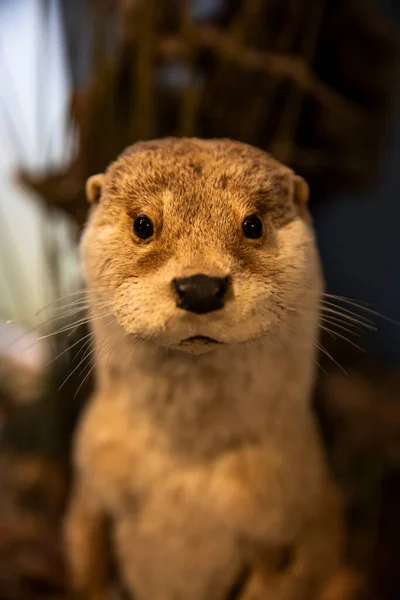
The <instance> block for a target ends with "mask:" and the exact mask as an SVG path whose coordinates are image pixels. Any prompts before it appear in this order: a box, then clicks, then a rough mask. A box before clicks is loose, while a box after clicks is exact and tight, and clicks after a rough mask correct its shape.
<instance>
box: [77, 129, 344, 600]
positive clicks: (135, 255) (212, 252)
mask: <svg viewBox="0 0 400 600" xmlns="http://www.w3.org/2000/svg"><path fill="white" fill-rule="evenodd" d="M87 194H88V198H89V200H92V201H96V206H94V207H93V210H92V213H91V215H90V218H89V221H88V224H87V226H86V230H85V233H84V236H83V239H82V244H81V249H82V258H83V266H84V274H85V278H86V282H87V288H88V298H89V301H90V304H91V313H92V316H93V318H94V320H93V323H92V326H93V333H94V339H95V344H96V366H97V387H96V391H95V394H94V396H93V398H92V399H91V402H90V403H89V406H88V409H87V411H86V414H85V415H84V417H83V419H82V422H81V425H80V429H79V431H78V434H77V439H76V453H75V467H76V482H75V489H74V492H73V495H72V501H71V506H70V511H69V515H68V518H67V524H66V525H67V526H66V532H67V548H68V555H69V559H70V565H71V574H72V577H73V581H74V584H75V585H76V587H77V589H78V590H79V591H80V592H82V594H83V597H85V598H88V599H89V600H103V599H104V600H105V599H106V598H108V589H109V583H110V582H109V573H108V564H107V554H108V548H107V542H106V539H105V535H104V524H105V521H106V520H107V521H108V522H111V524H112V527H111V531H112V545H113V547H114V548H115V552H116V558H117V562H118V565H119V570H120V572H121V576H122V579H123V580H124V582H125V584H126V586H127V588H128V590H129V591H130V592H131V593H132V596H134V598H135V599H136V600H181V599H182V600H188V599H193V600H214V599H215V600H233V599H235V598H238V599H239V598H240V599H241V600H263V599H264V598H270V599H271V600H290V599H293V600H296V599H299V600H303V599H304V600H305V599H307V600H308V599H309V600H312V599H313V598H317V596H318V594H319V592H320V591H321V589H322V587H323V585H324V583H326V582H327V580H328V578H329V577H330V576H331V575H332V574H333V573H334V571H335V570H336V568H337V567H338V564H339V560H340V552H341V525H340V507H339V502H338V499H337V497H336V492H335V490H334V489H333V486H332V483H331V481H330V477H329V474H328V473H327V470H326V466H325V462H324V457H323V452H322V448H321V445H320V440H319V435H318V432H317V426H316V423H315V421H314V417H313V414H312V411H311V407H310V396H311V390H312V385H313V379H314V370H315V351H316V338H317V334H318V319H319V316H318V315H319V301H320V294H321V290H322V279H321V274H320V266H319V260H318V255H317V251H316V248H315V242H314V236H313V231H312V227H311V225H310V220H309V218H308V214H307V209H306V201H307V197H308V189H307V186H306V184H305V182H304V181H303V180H302V179H301V178H299V177H297V176H295V175H294V173H293V172H292V171H291V170H290V169H288V168H286V167H284V166H282V165H280V164H279V163H277V162H276V161H275V160H273V159H272V158H271V157H270V156H269V155H267V154H266V153H264V152H262V151H260V150H257V149H255V148H252V147H250V146H247V145H245V144H240V143H237V142H232V141H229V140H210V141H203V140H196V139H180V140H176V139H165V140H156V141H153V142H145V143H139V144H136V145H134V146H132V147H131V148H129V149H128V150H126V151H125V153H123V154H122V155H121V156H120V157H119V158H118V159H117V161H116V162H115V163H113V164H112V165H111V166H110V167H109V169H108V170H107V173H106V174H105V175H98V176H94V177H92V178H91V179H90V180H89V181H88V185H87Z"/></svg>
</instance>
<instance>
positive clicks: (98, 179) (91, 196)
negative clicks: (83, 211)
mask: <svg viewBox="0 0 400 600" xmlns="http://www.w3.org/2000/svg"><path fill="white" fill-rule="evenodd" d="M103 184H104V175H103V173H100V174H99V175H92V177H89V179H88V180H87V182H86V198H87V199H88V200H89V202H98V201H99V200H100V196H101V191H102V189H103Z"/></svg>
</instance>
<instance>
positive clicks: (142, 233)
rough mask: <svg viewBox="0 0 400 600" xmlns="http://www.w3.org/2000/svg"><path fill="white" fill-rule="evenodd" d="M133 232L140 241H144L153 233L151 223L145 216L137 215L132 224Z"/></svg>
mask: <svg viewBox="0 0 400 600" xmlns="http://www.w3.org/2000/svg"><path fill="white" fill-rule="evenodd" d="M133 231H134V233H135V235H137V236H138V237H139V238H141V239H142V240H146V239H147V238H149V237H151V236H152V235H153V233H154V226H153V222H152V220H151V219H150V217H148V216H147V215H139V216H138V217H136V219H135V221H134V223H133Z"/></svg>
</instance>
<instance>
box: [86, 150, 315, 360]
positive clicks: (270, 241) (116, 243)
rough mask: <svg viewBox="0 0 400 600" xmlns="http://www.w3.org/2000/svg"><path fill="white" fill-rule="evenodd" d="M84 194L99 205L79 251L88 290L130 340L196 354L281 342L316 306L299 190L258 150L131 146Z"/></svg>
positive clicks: (311, 249)
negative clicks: (302, 312)
mask: <svg viewBox="0 0 400 600" xmlns="http://www.w3.org/2000/svg"><path fill="white" fill-rule="evenodd" d="M87 195H88V198H89V200H99V202H98V203H97V205H96V206H94V207H93V210H92V214H91V216H90V218H89V221H88V224H87V226H86V230H85V233H84V236H83V239H82V244H81V250H82V257H83V264H84V272H85V277H86V281H87V284H88V287H89V289H92V290H93V291H94V292H96V294H97V296H98V297H101V299H102V300H103V299H106V300H107V299H108V300H109V301H110V302H111V303H112V310H113V314H114V315H115V318H116V319H117V321H118V323H119V324H120V325H121V326H122V328H123V329H124V330H125V332H126V333H129V334H132V335H133V336H135V337H136V338H140V339H147V340H153V341H154V343H156V344H158V345H161V346H166V347H172V348H178V349H182V350H186V351H189V352H194V353H199V352H203V351H205V350H210V349H214V348H217V347H220V345H221V344H237V343H242V342H248V341H252V340H257V339H261V338H264V337H266V336H271V337H275V338H276V337H277V336H278V337H281V338H282V336H284V335H290V327H293V322H294V319H295V315H296V313H297V312H298V309H299V306H300V304H301V303H302V302H303V303H307V304H308V303H309V302H308V299H309V295H310V293H314V295H315V296H316V297H317V296H318V293H319V286H320V283H319V281H320V276H319V267H318V258H317V254H316V250H315V245H314V238H313V233H312V229H311V227H310V225H309V223H308V217H307V210H306V208H305V205H306V201H307V198H308V187H307V184H306V183H305V182H304V180H302V179H301V178H299V177H297V176H296V175H294V173H293V172H292V171H291V170H290V169H288V168H286V167H284V166H283V165H281V164H279V163H278V162H276V161H275V160H274V159H272V158H271V157H270V156H269V155H268V154H266V153H264V152H262V151H261V150H258V149H256V148H253V147H251V146H247V145H245V144H241V143H238V142H232V141H229V140H209V141H205V140H198V139H164V140H156V141H153V142H144V143H138V144H135V145H134V146H132V147H130V148H128V149H127V150H126V151H125V152H124V153H123V154H122V155H121V156H120V157H119V158H118V159H117V161H116V162H115V163H113V164H112V165H111V166H110V167H109V169H108V170H107V172H106V174H105V175H96V176H94V177H91V178H90V179H89V180H88V184H87ZM289 325H290V326H289Z"/></svg>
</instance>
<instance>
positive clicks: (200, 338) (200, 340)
mask: <svg viewBox="0 0 400 600" xmlns="http://www.w3.org/2000/svg"><path fill="white" fill-rule="evenodd" d="M180 343H181V344H202V345H203V346H206V345H209V344H222V342H219V341H218V340H215V339H214V338H210V337H207V336H206V335H194V336H192V337H188V338H186V339H184V340H182V341H181V342H180Z"/></svg>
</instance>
